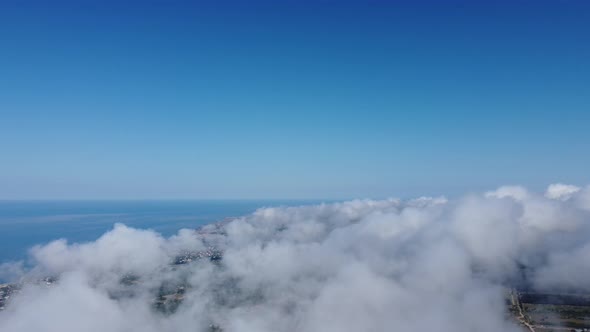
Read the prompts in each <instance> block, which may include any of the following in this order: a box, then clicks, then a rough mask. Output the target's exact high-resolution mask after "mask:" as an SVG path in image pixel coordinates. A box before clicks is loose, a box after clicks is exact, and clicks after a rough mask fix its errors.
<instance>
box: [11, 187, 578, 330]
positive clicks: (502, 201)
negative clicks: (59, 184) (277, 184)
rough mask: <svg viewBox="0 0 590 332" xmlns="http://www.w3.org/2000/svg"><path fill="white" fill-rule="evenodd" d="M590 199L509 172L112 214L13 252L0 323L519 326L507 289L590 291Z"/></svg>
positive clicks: (29, 326) (28, 326) (49, 326)
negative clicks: (163, 216)
mask: <svg viewBox="0 0 590 332" xmlns="http://www.w3.org/2000/svg"><path fill="white" fill-rule="evenodd" d="M588 202H590V190H589V189H588V188H585V189H580V188H578V187H574V186H567V185H561V184H559V185H552V186H550V187H549V188H548V189H547V192H546V193H545V194H536V193H534V192H530V191H528V190H526V189H525V188H523V187H515V186H512V187H501V188H499V189H498V190H495V191H491V192H488V193H485V194H482V195H470V196H467V197H463V198H460V199H456V200H447V199H445V198H428V197H422V198H419V199H415V200H409V201H401V200H397V199H389V200H380V201H374V200H354V201H349V202H342V203H333V204H320V205H311V206H299V207H274V208H263V209H259V210H258V211H256V212H254V213H253V214H251V215H247V216H243V217H240V218H236V219H233V220H231V221H226V222H224V223H218V224H211V225H208V226H205V227H203V228H202V229H200V230H198V231H193V230H181V231H180V232H179V233H178V234H177V235H175V236H172V237H170V238H164V237H162V236H160V235H159V234H157V233H155V232H153V231H150V230H139V229H133V228H129V227H126V226H124V225H115V227H114V228H113V229H112V230H111V231H110V232H108V233H106V234H104V235H103V236H102V237H101V238H99V239H98V240H97V241H94V242H90V243H82V244H70V243H68V242H66V241H65V240H58V241H54V242H52V243H49V244H45V245H39V246H35V247H34V248H32V249H31V250H30V260H31V263H32V267H31V268H30V269H28V271H26V273H25V274H24V276H22V275H23V272H22V271H21V270H22V265H14V264H12V265H5V268H4V269H5V270H12V271H13V274H15V275H16V274H18V275H19V276H21V277H20V279H21V280H23V281H24V283H23V288H22V290H21V291H20V292H19V293H18V294H17V295H16V296H15V297H14V298H13V299H12V300H11V301H10V303H9V304H8V305H7V307H6V310H4V311H2V312H0V330H2V331H23V332H29V331H31V332H32V331H63V332H69V331H81V330H84V331H193V332H194V331H216V330H218V329H221V330H223V331H239V332H249V331H256V332H261V331H262V332H263V331H273V332H281V331H285V332H286V331H323V332H331V331H392V330H399V331H418V330H427V329H428V330H436V331H443V332H444V331H474V330H477V331H484V332H485V331H490V332H491V331H519V330H520V329H519V327H518V326H516V325H515V323H513V322H511V321H510V320H509V319H507V318H506V317H507V315H506V311H505V310H506V308H505V305H504V300H505V293H506V290H507V288H509V287H515V286H522V285H525V286H526V287H537V288H538V289H542V290H550V289H551V290H568V291H571V290H581V291H590V281H588V279H587V278H585V277H584V276H585V275H587V273H586V272H587V271H590V249H588V248H590V240H589V239H590V237H589V235H590V227H589V225H590V204H588ZM179 255H180V256H183V255H184V258H183V260H181V262H182V263H188V264H175V263H178V262H179V260H178V257H179ZM0 270H2V268H0ZM14 271H17V272H18V273H14ZM576 271H578V273H576ZM47 276H51V277H53V278H55V279H56V280H57V281H56V282H55V283H54V284H52V285H49V286H48V285H46V284H45V283H42V282H38V280H42V278H44V277H47Z"/></svg>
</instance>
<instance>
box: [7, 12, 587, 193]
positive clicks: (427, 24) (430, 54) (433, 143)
mask: <svg viewBox="0 0 590 332" xmlns="http://www.w3.org/2000/svg"><path fill="white" fill-rule="evenodd" d="M0 37H1V38H0V198H3V199H71V198H73V199H93V198H102V199H116V198H124V199H144V198H148V199H157V198H336V199H339V198H352V197H375V198H379V197H388V196H401V197H407V196H415V195H423V194H426V195H439V194H447V195H453V194H457V193H462V192H465V191H478V190H483V189H489V188H493V187H495V186H497V185H501V184H522V185H526V186H530V187H532V188H543V187H544V186H546V185H547V184H549V183H552V182H567V183H576V184H587V183H589V182H590V181H589V173H588V165H589V164H590V157H589V153H588V152H589V146H590V143H589V142H590V130H589V128H590V2H587V1H550V2H545V1H509V2H501V1H500V2H498V1H493V2H492V1H490V2H484V1H464V2H456V1H448V2H442V1H436V2H434V1H433V2H425V1H422V2H421V1H412V2H409V1H408V2H393V1H391V2H386V1H358V2H352V1H315V2H310V1H272V2H271V1H268V2H258V1H186V2H179V1H172V2H164V1H162V2H150V1H137V2H126V3H125V4H121V1H73V2H63V1H55V2H51V4H50V3H49V2H34V1H2V2H1V3H0Z"/></svg>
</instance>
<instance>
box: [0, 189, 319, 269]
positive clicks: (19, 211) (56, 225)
mask: <svg viewBox="0 0 590 332" xmlns="http://www.w3.org/2000/svg"><path fill="white" fill-rule="evenodd" d="M313 203H317V202H316V201H278V200H275V201H254V200H243V201H242V200H232V201H221V200H219V201H217V200H202V201H201V200H200V201H188V200H187V201H26V202H25V201H0V263H4V262H7V261H14V260H21V259H25V258H26V253H27V249H28V248H30V247H31V246H33V245H35V244H41V243H47V242H50V241H52V240H56V239H60V238H65V239H67V240H68V241H69V242H70V243H71V242H86V241H93V240H96V239H97V238H98V237H100V236H101V235H102V234H104V233H105V232H106V231H108V230H109V229H111V228H112V227H113V225H114V224H115V223H123V224H125V225H127V226H130V227H135V228H142V229H153V230H155V231H157V232H159V233H160V234H162V235H164V236H170V235H172V234H174V233H176V232H177V231H178V230H179V229H181V228H196V227H198V226H201V225H204V224H207V223H211V222H215V221H218V220H221V219H223V218H225V217H234V216H241V215H245V214H248V213H251V212H254V211H255V210H256V209H257V208H260V207H268V206H281V205H304V204H313Z"/></svg>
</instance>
